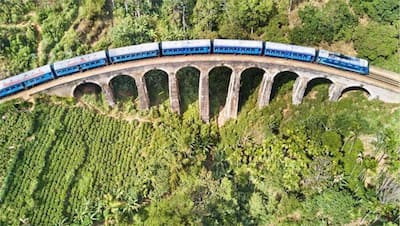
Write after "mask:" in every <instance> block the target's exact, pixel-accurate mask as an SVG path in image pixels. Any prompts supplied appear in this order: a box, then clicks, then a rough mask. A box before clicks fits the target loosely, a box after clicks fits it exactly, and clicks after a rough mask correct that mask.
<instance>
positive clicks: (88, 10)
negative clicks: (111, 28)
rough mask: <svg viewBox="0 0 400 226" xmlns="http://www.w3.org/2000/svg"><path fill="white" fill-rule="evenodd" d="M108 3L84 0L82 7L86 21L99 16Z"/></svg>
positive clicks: (99, 0) (102, 0)
mask: <svg viewBox="0 0 400 226" xmlns="http://www.w3.org/2000/svg"><path fill="white" fill-rule="evenodd" d="M105 4H106V1H104V0H84V1H83V6H82V15H83V17H85V18H86V19H92V18H93V17H95V16H97V15H99V14H100V13H101V12H102V9H103V7H104V6H105Z"/></svg>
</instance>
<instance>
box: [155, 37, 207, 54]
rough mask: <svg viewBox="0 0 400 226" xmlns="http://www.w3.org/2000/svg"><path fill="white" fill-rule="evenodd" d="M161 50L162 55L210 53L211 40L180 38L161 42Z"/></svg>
mask: <svg viewBox="0 0 400 226" xmlns="http://www.w3.org/2000/svg"><path fill="white" fill-rule="evenodd" d="M161 52H162V55H164V56H174V55H186V54H207V53H211V40H209V39H197V40H181V41H165V42H161Z"/></svg>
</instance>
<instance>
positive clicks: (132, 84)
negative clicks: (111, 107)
mask: <svg viewBox="0 0 400 226" xmlns="http://www.w3.org/2000/svg"><path fill="white" fill-rule="evenodd" d="M108 86H109V87H110V89H111V91H112V93H113V97H114V98H115V99H116V100H122V99H126V98H128V97H131V98H132V100H134V99H136V98H137V97H138V90H137V85H136V81H135V78H134V77H133V76H132V75H129V74H127V73H124V74H123V73H120V74H116V75H115V76H112V77H111V78H110V79H109V80H108Z"/></svg>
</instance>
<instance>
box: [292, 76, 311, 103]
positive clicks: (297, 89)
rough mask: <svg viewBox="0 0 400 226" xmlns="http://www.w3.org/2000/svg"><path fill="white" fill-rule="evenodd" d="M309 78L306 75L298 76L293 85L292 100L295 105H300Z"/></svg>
mask: <svg viewBox="0 0 400 226" xmlns="http://www.w3.org/2000/svg"><path fill="white" fill-rule="evenodd" d="M308 81H309V79H308V78H304V77H301V76H299V77H297V79H296V82H295V83H294V86H293V94H292V102H293V104H294V105H299V104H301V102H302V101H303V97H304V93H305V92H306V88H307V83H308Z"/></svg>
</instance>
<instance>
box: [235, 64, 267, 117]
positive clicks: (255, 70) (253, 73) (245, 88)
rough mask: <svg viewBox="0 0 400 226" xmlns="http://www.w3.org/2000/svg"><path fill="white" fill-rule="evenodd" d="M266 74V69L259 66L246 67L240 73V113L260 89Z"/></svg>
mask: <svg viewBox="0 0 400 226" xmlns="http://www.w3.org/2000/svg"><path fill="white" fill-rule="evenodd" d="M265 72H266V70H265V69H263V68H262V67H258V66H251V67H246V68H245V69H244V70H242V71H241V72H240V89H239V106H238V111H239V112H240V111H241V109H242V107H243V106H244V105H245V104H246V102H247V101H248V100H249V98H250V96H251V95H253V94H254V93H255V92H256V90H257V89H258V88H259V86H260V84H261V81H262V79H263V76H264V73H265ZM257 98H258V97H257ZM256 101H257V100H256Z"/></svg>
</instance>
